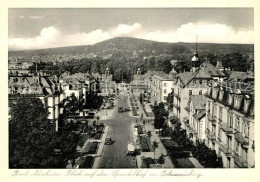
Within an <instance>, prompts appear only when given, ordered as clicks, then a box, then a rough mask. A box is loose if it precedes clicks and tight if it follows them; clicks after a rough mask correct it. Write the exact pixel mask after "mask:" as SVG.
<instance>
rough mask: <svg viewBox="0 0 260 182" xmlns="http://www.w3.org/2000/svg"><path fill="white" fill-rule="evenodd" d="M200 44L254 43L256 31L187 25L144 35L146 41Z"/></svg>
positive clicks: (217, 25)
mask: <svg viewBox="0 0 260 182" xmlns="http://www.w3.org/2000/svg"><path fill="white" fill-rule="evenodd" d="M197 36H198V42H205V43H242V44H252V43H254V31H253V30H248V31H238V32H236V31H235V30H234V29H233V27H230V26H227V25H225V24H218V23H215V24H211V23H196V24H194V23H187V24H183V25H181V27H179V28H178V29H177V30H170V31H164V32H162V31H160V30H157V31H152V32H148V33H146V34H145V35H144V38H145V39H149V40H155V41H162V42H195V41H196V37H197Z"/></svg>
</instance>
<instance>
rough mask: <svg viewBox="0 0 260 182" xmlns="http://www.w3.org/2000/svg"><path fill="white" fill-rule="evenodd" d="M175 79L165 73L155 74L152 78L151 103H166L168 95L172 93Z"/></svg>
mask: <svg viewBox="0 0 260 182" xmlns="http://www.w3.org/2000/svg"><path fill="white" fill-rule="evenodd" d="M174 84H175V79H174V78H173V77H171V76H170V75H168V74H166V73H161V74H156V75H153V77H152V86H151V92H152V96H151V97H152V99H151V101H152V103H153V102H157V103H159V102H164V103H165V102H167V97H168V94H169V93H171V92H172V88H173V85H174Z"/></svg>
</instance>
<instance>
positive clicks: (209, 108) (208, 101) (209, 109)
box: [208, 101, 210, 113]
mask: <svg viewBox="0 0 260 182" xmlns="http://www.w3.org/2000/svg"><path fill="white" fill-rule="evenodd" d="M208 113H210V101H208Z"/></svg>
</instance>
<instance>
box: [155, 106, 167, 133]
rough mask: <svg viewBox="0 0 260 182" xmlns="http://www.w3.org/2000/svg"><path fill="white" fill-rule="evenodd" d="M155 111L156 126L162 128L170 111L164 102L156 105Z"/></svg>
mask: <svg viewBox="0 0 260 182" xmlns="http://www.w3.org/2000/svg"><path fill="white" fill-rule="evenodd" d="M152 111H153V113H154V116H155V118H154V127H155V128H156V129H161V128H162V127H163V126H164V123H165V120H166V118H167V117H168V116H169V113H168V111H166V110H165V108H164V104H163V103H162V102H161V103H159V105H154V106H153V108H152Z"/></svg>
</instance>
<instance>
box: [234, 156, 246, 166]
mask: <svg viewBox="0 0 260 182" xmlns="http://www.w3.org/2000/svg"><path fill="white" fill-rule="evenodd" d="M234 162H235V164H236V165H238V166H239V167H241V168H247V167H248V162H247V161H245V160H243V159H242V157H235V160H234Z"/></svg>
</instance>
